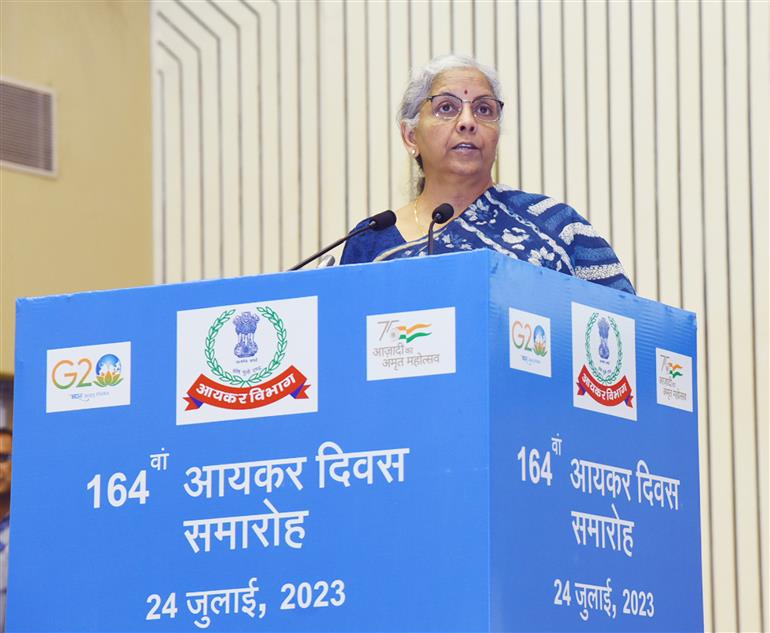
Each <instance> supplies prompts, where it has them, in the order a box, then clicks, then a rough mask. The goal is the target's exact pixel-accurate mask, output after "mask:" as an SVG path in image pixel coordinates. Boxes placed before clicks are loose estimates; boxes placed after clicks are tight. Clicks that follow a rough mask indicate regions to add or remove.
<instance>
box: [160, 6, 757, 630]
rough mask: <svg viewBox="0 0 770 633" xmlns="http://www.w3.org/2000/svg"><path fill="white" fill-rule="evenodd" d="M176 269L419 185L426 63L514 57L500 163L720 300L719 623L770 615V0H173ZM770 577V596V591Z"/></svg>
mask: <svg viewBox="0 0 770 633" xmlns="http://www.w3.org/2000/svg"><path fill="white" fill-rule="evenodd" d="M152 23H153V60H154V61H153V75H152V77H153V84H154V97H155V98H154V125H155V128H154V132H153V135H154V173H155V192H154V204H155V235H156V245H155V256H156V262H155V267H156V278H157V281H158V282H175V281H183V280H191V279H198V278H212V277H221V276H232V275H241V274H252V273H259V272H274V271H278V270H284V269H286V268H288V267H289V266H291V265H292V264H293V263H295V262H296V261H298V260H299V259H301V258H302V257H304V256H306V255H307V254H309V253H310V252H312V251H313V250H315V249H317V248H318V247H319V246H320V245H321V244H323V243H325V242H328V241H331V240H333V239H336V238H337V237H338V236H339V235H340V234H342V233H343V232H344V231H345V230H347V228H349V227H350V226H351V225H352V224H353V223H355V222H356V221H358V220H359V219H360V218H362V217H364V216H365V215H367V214H368V213H372V212H376V211H380V210H382V209H385V208H394V207H398V206H401V205H402V204H404V203H405V202H406V201H407V200H408V199H409V198H410V178H411V176H412V175H413V173H414V169H413V165H412V164H411V161H410V160H409V159H408V157H407V155H406V152H405V151H404V150H403V147H402V145H401V140H400V135H399V131H398V128H397V126H396V124H395V112H396V109H397V106H398V103H399V100H400V97H401V93H402V91H403V88H404V86H405V82H406V80H407V76H408V68H409V67H410V66H412V65H419V64H423V63H425V62H426V61H427V60H428V59H429V58H430V57H431V56H433V55H436V54H440V53H445V52H449V51H451V50H454V51H455V52H463V53H470V54H475V55H476V56H477V57H478V58H479V60H480V61H482V62H483V63H487V64H490V65H494V66H496V67H497V68H498V70H499V73H500V77H501V80H502V84H503V90H504V99H505V101H506V106H505V117H504V121H503V124H502V127H503V133H502V136H501V143H500V147H499V154H498V162H497V164H496V166H495V177H496V178H497V179H498V180H499V181H500V182H503V183H506V184H509V185H512V186H516V187H520V188H522V189H525V190H531V191H544V192H545V193H548V194H549V195H552V196H554V197H557V198H562V199H565V200H566V201H567V202H569V203H570V204H572V205H573V206H575V207H576V208H577V209H578V210H579V211H581V212H582V213H583V214H584V215H585V216H586V217H588V218H589V219H590V220H591V222H592V223H593V224H594V225H595V226H596V228H597V229H598V230H599V231H600V232H601V233H602V234H604V235H606V236H607V237H609V238H610V239H611V241H612V243H613V245H614V246H615V248H616V250H617V251H618V253H619V255H620V257H621V260H622V261H623V263H624V265H625V267H626V269H627V271H628V273H629V275H630V276H631V278H632V280H633V281H634V283H635V285H636V287H637V289H638V291H639V293H640V294H642V295H644V296H648V297H651V298H653V299H657V300H661V301H663V302H665V303H669V304H671V305H676V306H682V307H684V308H687V309H689V310H693V311H695V312H696V313H697V315H698V327H699V330H698V344H699V353H700V361H699V367H698V373H699V405H700V412H701V415H700V429H701V436H700V437H701V440H700V449H701V493H702V495H701V496H702V500H701V502H702V512H703V572H704V593H705V597H706V600H705V605H706V613H705V616H706V624H707V628H708V629H713V630H720V631H758V630H767V629H768V627H770V622H769V621H768V615H769V614H768V597H767V595H768V584H769V583H768V548H769V547H770V544H769V543H768V531H769V528H770V526H769V524H768V493H769V492H770V491H769V490H768V459H767V456H768V389H767V386H768V380H769V379H768V369H767V367H768V326H767V320H768V319H767V317H768V276H769V275H768V248H767V237H768V214H767V200H768V199H769V196H770V191H768V180H769V178H768V174H769V173H770V163H769V162H768V138H769V136H770V129H769V122H768V114H767V113H768V111H770V110H769V106H768V92H769V89H768V74H769V73H770V67H769V66H770V63H769V56H770V53H769V51H768V41H767V40H768V38H767V34H768V32H770V4H768V3H767V2H764V1H759V0H757V1H744V0H736V1H732V2H719V1H713V0H704V1H702V2H694V1H684V0H680V1H676V0H660V1H658V2H654V3H653V2H647V1H645V0H638V1H633V2H631V1H627V0H612V1H609V0H605V1H599V0H597V1H584V2H580V1H578V0H574V1H568V0H563V1H557V0H550V1H547V0H541V1H537V0H519V1H518V2H515V1H513V0H511V1H504V0H497V1H492V0H489V1H484V0H424V1H423V0H403V1H398V2H396V1H392V2H386V1H380V0H377V1H375V0H370V1H368V2H364V1H358V0H356V1H353V0H303V1H299V0H285V1H277V0H237V1H235V0H232V1H228V2H224V1H214V0H206V1H205V2H202V1H193V0H155V1H154V2H153V5H152ZM763 596H764V600H763Z"/></svg>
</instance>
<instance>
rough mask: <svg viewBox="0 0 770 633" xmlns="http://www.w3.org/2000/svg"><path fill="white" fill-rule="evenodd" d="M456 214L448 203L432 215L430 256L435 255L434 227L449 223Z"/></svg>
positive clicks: (429, 229)
mask: <svg viewBox="0 0 770 633" xmlns="http://www.w3.org/2000/svg"><path fill="white" fill-rule="evenodd" d="M454 214H455V210H454V209H453V208H452V205H451V204H449V203H448V202H445V203H444V204H440V205H438V206H437V207H436V208H435V209H433V213H432V215H431V223H430V226H429V227H428V255H433V227H434V226H435V225H436V224H444V223H445V222H448V221H449V220H451V219H452V216H453V215H454Z"/></svg>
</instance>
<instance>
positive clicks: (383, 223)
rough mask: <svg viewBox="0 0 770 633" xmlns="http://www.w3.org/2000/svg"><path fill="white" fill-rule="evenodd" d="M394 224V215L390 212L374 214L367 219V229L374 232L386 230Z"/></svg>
mask: <svg viewBox="0 0 770 633" xmlns="http://www.w3.org/2000/svg"><path fill="white" fill-rule="evenodd" d="M395 223H396V214H395V213H393V211H390V210H388V211H382V212H380V213H375V214H374V215H373V216H372V217H371V218H369V228H370V229H374V230H375V231H382V229H387V228H388V227H389V226H393V225H394V224H395Z"/></svg>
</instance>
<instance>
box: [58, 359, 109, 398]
mask: <svg viewBox="0 0 770 633" xmlns="http://www.w3.org/2000/svg"><path fill="white" fill-rule="evenodd" d="M121 372H122V366H121V363H120V359H119V358H118V357H117V356H115V354H104V355H102V356H101V357H100V358H99V359H98V360H97V361H96V363H94V362H93V361H92V360H91V359H90V358H88V357H83V358H80V359H78V360H72V359H68V358H63V359H62V360H60V361H59V362H57V363H56V364H55V365H54V366H53V368H52V369H51V381H52V382H53V384H54V386H55V387H56V388H57V389H62V390H67V389H81V388H83V387H90V386H92V385H94V384H95V385H98V386H99V387H115V386H117V385H119V384H120V383H121V382H122V381H123V377H122V376H121Z"/></svg>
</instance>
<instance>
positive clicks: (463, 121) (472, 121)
mask: <svg viewBox="0 0 770 633" xmlns="http://www.w3.org/2000/svg"><path fill="white" fill-rule="evenodd" d="M457 130H458V131H459V132H475V131H476V117H474V116H473V109H472V108H471V104H470V103H463V109H462V111H461V112H460V115H459V116H458V117H457Z"/></svg>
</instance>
